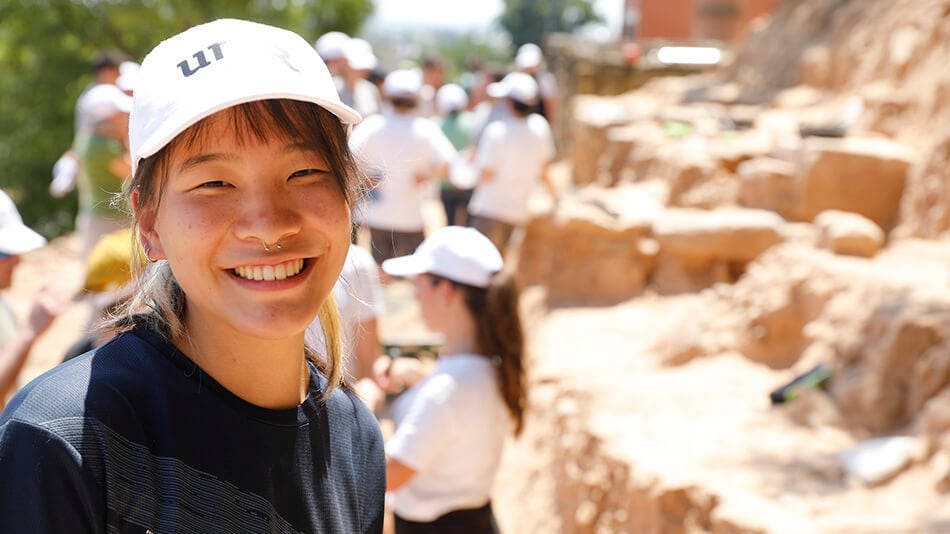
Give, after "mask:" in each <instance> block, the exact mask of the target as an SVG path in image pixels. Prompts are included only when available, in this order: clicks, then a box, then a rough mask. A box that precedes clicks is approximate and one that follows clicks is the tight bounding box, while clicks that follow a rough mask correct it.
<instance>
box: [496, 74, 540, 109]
mask: <svg viewBox="0 0 950 534" xmlns="http://www.w3.org/2000/svg"><path fill="white" fill-rule="evenodd" d="M488 95H489V96H491V97H494V98H510V99H512V100H517V101H518V102H521V103H522V104H527V105H533V104H537V102H538V82H536V81H534V78H532V77H531V75H530V74H525V73H524V72H512V73H509V74H508V75H507V76H505V77H504V78H503V79H502V80H501V81H500V82H495V83H492V84H489V85H488Z"/></svg>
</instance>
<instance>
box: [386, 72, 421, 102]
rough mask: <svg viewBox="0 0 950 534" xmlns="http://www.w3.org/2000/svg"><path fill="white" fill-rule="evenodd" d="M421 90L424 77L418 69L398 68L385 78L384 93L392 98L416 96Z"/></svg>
mask: <svg viewBox="0 0 950 534" xmlns="http://www.w3.org/2000/svg"><path fill="white" fill-rule="evenodd" d="M421 90H422V77H421V76H420V75H419V72H417V71H412V70H408V69H397V70H394V71H392V72H390V73H389V74H387V75H386V79H385V80H383V93H384V94H385V95H386V96H388V97H390V98H416V97H418V96H419V91H421Z"/></svg>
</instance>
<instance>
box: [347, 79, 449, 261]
mask: <svg viewBox="0 0 950 534" xmlns="http://www.w3.org/2000/svg"><path fill="white" fill-rule="evenodd" d="M420 89H421V80H420V79H419V76H418V75H417V73H415V72H412V71H410V70H396V71H393V72H391V73H389V75H388V76H386V81H385V82H383V96H384V98H385V99H386V102H387V104H388V106H387V109H384V111H383V113H381V114H379V115H374V116H372V117H368V118H367V119H365V120H364V121H363V122H361V123H360V124H359V125H358V126H356V128H354V129H353V133H352V135H351V136H350V147H351V149H352V150H353V152H354V154H356V156H357V157H358V158H359V160H360V161H361V162H362V163H363V165H364V172H365V173H366V174H367V175H369V176H371V177H375V180H376V182H377V183H376V185H375V187H373V189H372V190H371V191H370V193H369V195H368V196H367V199H366V203H365V206H364V207H363V209H362V211H363V213H362V214H361V217H362V221H363V222H364V223H365V224H366V226H368V227H369V230H370V245H371V250H372V253H373V259H375V260H376V262H377V263H382V262H383V261H384V260H387V259H389V258H394V257H396V256H405V255H407V254H411V253H412V251H413V250H415V249H416V247H417V246H419V244H420V243H422V240H423V239H424V237H425V235H424V229H425V224H424V221H423V218H422V202H423V200H424V199H425V198H426V197H427V196H428V195H430V194H432V191H431V186H432V179H433V178H434V177H437V176H440V175H442V174H443V173H444V172H446V170H447V169H448V167H449V165H450V163H451V162H452V161H453V160H454V159H455V158H457V157H458V152H457V151H456V150H455V148H454V147H453V146H452V143H451V142H450V141H449V140H448V139H447V138H446V137H445V134H443V133H442V130H440V129H439V127H438V125H436V124H435V123H434V122H432V121H431V120H429V119H426V118H423V117H418V116H417V115H416V109H417V107H418V105H419V90H420Z"/></svg>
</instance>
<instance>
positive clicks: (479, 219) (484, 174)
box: [468, 72, 555, 253]
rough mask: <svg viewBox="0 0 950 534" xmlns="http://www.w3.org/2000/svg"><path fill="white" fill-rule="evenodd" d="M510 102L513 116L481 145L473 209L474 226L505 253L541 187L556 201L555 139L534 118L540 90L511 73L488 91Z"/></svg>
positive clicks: (487, 134)
mask: <svg viewBox="0 0 950 534" xmlns="http://www.w3.org/2000/svg"><path fill="white" fill-rule="evenodd" d="M488 93H489V94H490V95H491V96H492V97H495V98H504V99H506V100H507V102H508V106H509V110H510V113H509V115H508V116H507V117H506V118H504V119H502V120H499V121H495V122H493V123H491V124H489V125H488V126H487V127H486V128H485V131H484V132H483V133H482V137H481V139H480V140H479V143H478V147H477V149H476V155H475V167H476V168H477V169H478V170H479V184H478V186H476V188H475V193H474V194H473V195H472V200H471V202H470V203H469V205H468V212H469V214H470V215H471V223H470V224H471V226H473V227H474V228H477V229H478V230H479V231H481V232H482V233H484V234H485V235H487V236H488V237H489V238H490V239H491V240H492V242H493V243H495V246H497V247H498V250H500V251H501V252H502V253H504V252H505V249H506V248H507V246H508V241H509V240H510V238H511V235H512V233H513V231H514V229H515V228H516V227H518V226H520V225H521V224H523V223H524V221H525V217H526V216H527V204H528V198H529V196H530V195H531V193H532V191H533V190H534V189H535V187H536V186H537V185H539V183H543V184H544V185H545V186H546V188H547V189H548V191H549V192H550V193H551V194H552V195H555V190H554V186H553V185H552V183H551V181H550V178H549V176H548V165H549V164H550V162H551V161H552V160H553V159H554V154H555V152H554V138H553V136H552V135H551V128H550V126H548V122H547V121H546V120H544V117H542V116H541V115H538V114H536V113H534V112H533V111H534V109H535V108H534V106H535V105H536V104H537V102H538V85H537V83H535V81H534V79H533V78H531V76H528V75H527V74H525V73H523V72H512V73H510V74H508V75H507V76H505V78H504V79H503V80H502V81H500V82H497V83H493V84H491V85H489V86H488Z"/></svg>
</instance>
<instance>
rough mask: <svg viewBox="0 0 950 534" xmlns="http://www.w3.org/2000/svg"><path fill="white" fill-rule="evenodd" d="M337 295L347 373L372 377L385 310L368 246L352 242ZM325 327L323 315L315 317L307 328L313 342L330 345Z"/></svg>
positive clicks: (378, 351) (337, 287)
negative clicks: (365, 247) (379, 318)
mask: <svg viewBox="0 0 950 534" xmlns="http://www.w3.org/2000/svg"><path fill="white" fill-rule="evenodd" d="M333 296H334V297H335V300H336V305H337V308H338V309H339V312H340V326H341V332H340V334H341V335H342V337H343V358H344V365H345V367H346V371H347V375H348V377H349V378H351V379H352V380H353V381H354V382H356V381H358V380H360V379H364V378H370V377H372V374H373V373H372V369H373V362H375V361H376V358H377V357H378V356H379V354H380V350H381V345H380V343H379V328H378V324H377V318H378V317H379V316H380V315H381V314H382V312H383V289H382V286H381V285H380V282H379V268H378V267H377V266H376V262H375V261H373V256H372V255H371V254H370V253H369V252H368V251H367V250H366V249H364V248H362V247H360V246H358V245H355V244H352V243H351V244H350V250H349V251H348V252H347V254H346V263H344V264H343V271H342V272H341V273H340V278H339V279H338V280H337V282H336V284H335V285H334V286H333ZM323 331H324V329H323V325H322V323H321V322H320V318H319V317H318V318H317V319H314V321H313V322H312V323H311V324H310V326H309V327H308V328H307V339H308V341H309V343H310V345H311V346H313V347H325V346H326V340H325V338H324V336H323ZM318 350H319V349H318Z"/></svg>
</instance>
